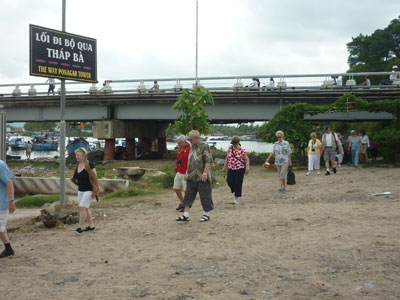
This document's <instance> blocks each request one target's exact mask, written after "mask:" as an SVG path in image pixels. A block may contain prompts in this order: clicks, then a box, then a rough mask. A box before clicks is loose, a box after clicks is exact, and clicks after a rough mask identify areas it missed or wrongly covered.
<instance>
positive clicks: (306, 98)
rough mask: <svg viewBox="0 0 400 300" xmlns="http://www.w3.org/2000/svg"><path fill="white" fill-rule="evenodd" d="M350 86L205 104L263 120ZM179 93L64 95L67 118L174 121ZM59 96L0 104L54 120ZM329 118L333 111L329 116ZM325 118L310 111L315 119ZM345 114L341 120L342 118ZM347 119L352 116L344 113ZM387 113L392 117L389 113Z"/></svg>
mask: <svg viewBox="0 0 400 300" xmlns="http://www.w3.org/2000/svg"><path fill="white" fill-rule="evenodd" d="M351 91H352V93H353V94H355V95H357V96H358V97H360V98H363V99H365V100H369V101H372V100H382V99H399V98H400V88H398V87H390V88H353V89H352V90H351ZM348 92H349V89H348V88H343V89H338V88H333V89H330V88H321V89H291V88H288V89H286V90H277V89H275V90H272V91H267V90H256V91H253V90H237V91H233V90H230V91H228V90H227V91H212V93H213V97H214V101H215V105H214V106H207V111H208V114H209V115H210V117H211V118H212V119H213V121H214V122H232V121H240V122H244V121H265V120H268V119H270V118H271V117H272V116H273V115H274V114H275V113H276V112H277V111H278V110H279V108H280V107H281V106H284V105H287V104H290V103H296V102H308V103H312V104H317V105H318V104H320V105H325V104H329V103H332V102H334V101H336V100H337V99H338V98H340V97H341V96H342V95H343V94H345V93H348ZM179 95H180V93H179V92H172V91H170V92H146V93H114V94H110V95H104V94H97V95H90V94H88V93H87V94H80V95H76V94H75V95H74V94H70V95H68V94H67V97H66V105H67V109H66V114H67V115H66V120H69V121H72V120H76V121H80V120H102V119H110V118H115V119H121V120H162V121H171V120H174V119H175V117H176V115H177V113H176V112H175V111H173V109H172V104H173V103H174V101H175V100H176V98H177V97H178V96H179ZM59 101H60V97H59V96H21V97H0V105H4V106H5V109H6V111H7V120H8V121H11V122H14V121H45V120H58V118H59V112H58V110H59ZM330 116H331V117H332V116H333V115H330ZM319 118H321V119H324V120H326V119H327V118H326V117H323V116H320V117H317V116H314V117H313V119H315V120H317V119H319ZM342 118H343V116H342V117H341V118H339V119H342ZM346 118H347V119H349V118H351V116H350V115H348V116H347V117H346ZM388 118H389V117H388V115H384V114H375V115H374V116H371V115H370V116H368V115H367V114H365V115H364V117H363V116H362V115H361V116H359V117H358V118H357V119H358V120H362V119H365V120H372V119H377V120H380V119H388ZM390 118H391V116H390Z"/></svg>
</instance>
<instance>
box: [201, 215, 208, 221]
mask: <svg viewBox="0 0 400 300" xmlns="http://www.w3.org/2000/svg"><path fill="white" fill-rule="evenodd" d="M209 220H210V216H206V215H203V216H202V217H201V218H200V222H207V221H209Z"/></svg>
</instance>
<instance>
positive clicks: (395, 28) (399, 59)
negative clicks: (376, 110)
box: [347, 18, 400, 84]
mask: <svg viewBox="0 0 400 300" xmlns="http://www.w3.org/2000/svg"><path fill="white" fill-rule="evenodd" d="M347 50H348V51H349V57H348V59H347V62H348V64H349V66H350V69H349V72H351V73H352V72H379V71H389V70H391V67H392V66H393V65H398V64H400V18H398V19H394V20H392V21H391V22H390V24H389V25H388V26H387V27H386V28H384V29H377V30H375V31H374V32H373V33H372V34H371V35H364V34H359V35H358V36H357V37H355V38H352V41H351V42H349V43H347ZM382 79H385V77H373V78H371V81H372V83H373V84H379V81H380V80H382ZM356 80H358V81H359V80H363V78H356Z"/></svg>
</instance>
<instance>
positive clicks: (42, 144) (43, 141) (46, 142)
mask: <svg viewBox="0 0 400 300" xmlns="http://www.w3.org/2000/svg"><path fill="white" fill-rule="evenodd" d="M32 150H33V151H57V150H58V140H57V139H56V138H54V137H51V136H47V135H46V136H33V143H32Z"/></svg>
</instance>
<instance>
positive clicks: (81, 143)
mask: <svg viewBox="0 0 400 300" xmlns="http://www.w3.org/2000/svg"><path fill="white" fill-rule="evenodd" d="M79 148H84V149H86V151H87V152H90V151H91V149H90V145H89V143H88V141H87V140H85V139H84V138H81V137H80V138H77V139H75V140H73V141H72V142H70V143H68V145H67V152H68V155H70V154H72V153H74V152H75V150H77V149H79Z"/></svg>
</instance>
